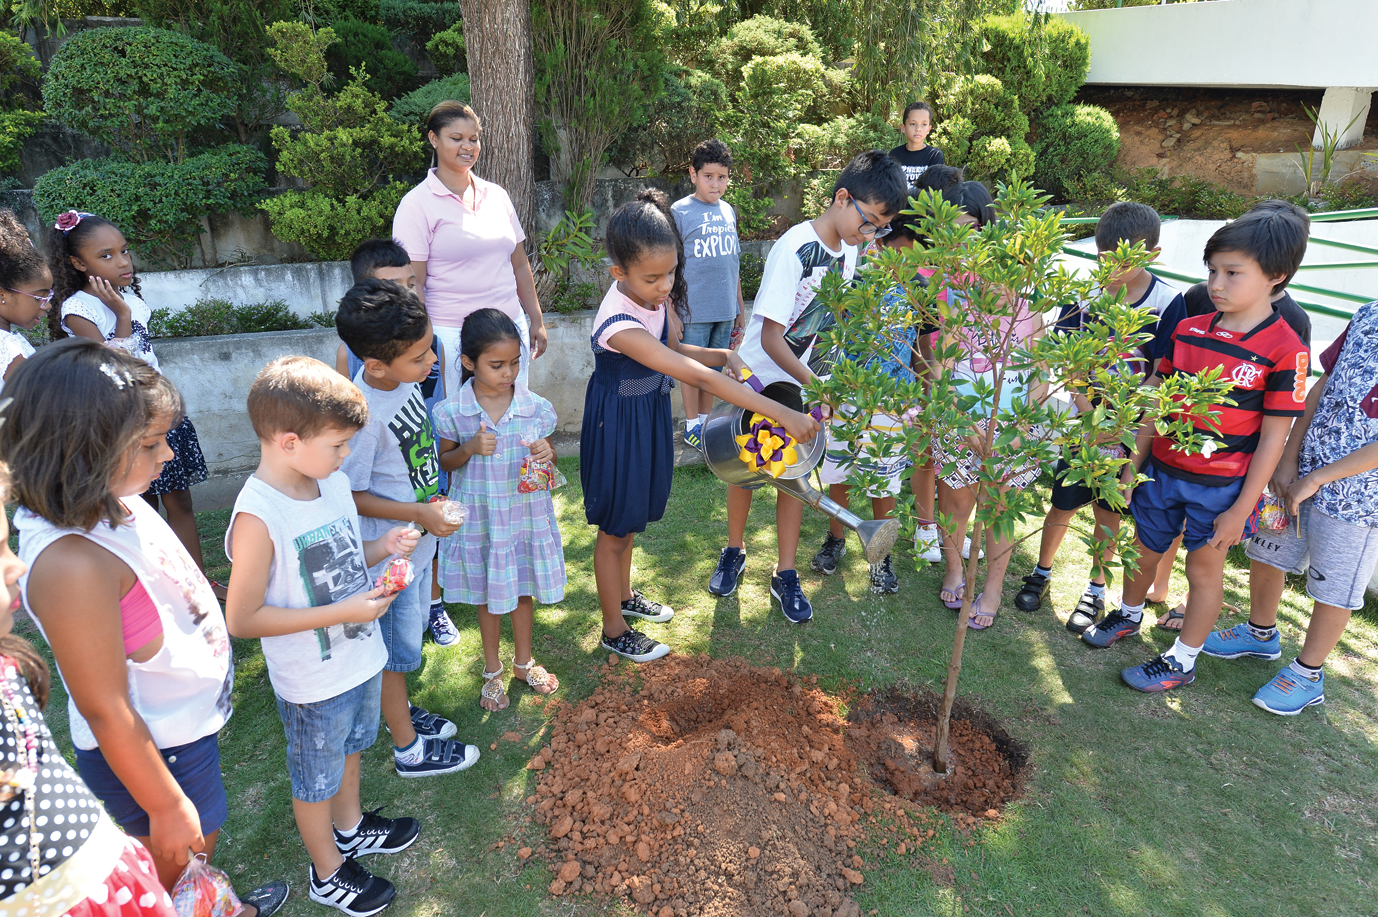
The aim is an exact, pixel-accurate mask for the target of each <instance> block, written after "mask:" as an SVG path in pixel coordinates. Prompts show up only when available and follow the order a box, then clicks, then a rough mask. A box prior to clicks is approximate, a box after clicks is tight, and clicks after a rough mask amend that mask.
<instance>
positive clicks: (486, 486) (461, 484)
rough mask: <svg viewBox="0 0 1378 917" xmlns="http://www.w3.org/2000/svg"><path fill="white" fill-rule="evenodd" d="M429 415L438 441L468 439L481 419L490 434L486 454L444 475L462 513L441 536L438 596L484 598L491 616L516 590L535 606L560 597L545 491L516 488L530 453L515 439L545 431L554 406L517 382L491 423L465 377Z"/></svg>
mask: <svg viewBox="0 0 1378 917" xmlns="http://www.w3.org/2000/svg"><path fill="white" fill-rule="evenodd" d="M434 413H435V433H436V436H437V437H439V438H441V439H447V440H450V441H451V442H456V443H462V442H465V441H467V440H470V439H473V438H474V436H476V435H477V434H478V431H479V421H480V420H485V419H486V420H487V422H488V429H490V430H492V431H493V433H494V434H496V435H497V440H498V441H497V448H496V449H495V450H494V452H493V454H492V455H476V456H474V457H472V458H471V459H469V461H468V462H467V463H466V464H465V465H463V466H462V467H461V468H460V469H459V470H458V471H456V472H453V473H452V474H451V476H450V499H451V500H454V501H456V502H459V503H462V504H463V505H464V511H465V513H466V514H467V518H466V519H465V521H464V524H463V525H462V526H460V527H459V530H458V531H457V532H455V533H454V534H453V535H451V536H449V537H448V538H446V539H444V540H443V541H442V542H441V547H440V585H441V588H442V589H444V591H445V601H447V602H459V603H463V604H465V605H485V604H486V605H487V606H488V610H489V611H490V612H491V613H493V614H507V613H508V612H510V611H512V610H513V609H515V608H516V607H517V600H518V599H519V598H521V597H522V596H524V595H529V596H532V597H533V598H534V599H535V600H536V601H537V602H540V603H541V604H543V605H549V604H551V603H553V602H559V601H561V600H562V599H564V597H565V554H564V549H563V548H562V547H561V545H560V529H559V526H558V525H557V524H556V522H555V505H554V503H553V502H552V501H551V498H550V491H548V490H538V491H536V492H535V493H521V492H519V491H518V490H517V483H518V479H519V478H520V476H521V466H522V459H523V458H524V457H525V456H527V455H529V454H530V450H529V449H527V447H525V446H523V445H522V442H521V441H522V440H523V439H525V440H527V441H530V440H532V439H540V438H544V437H547V436H549V435H550V434H551V433H552V432H553V431H554V430H555V408H554V407H552V406H551V404H550V402H549V401H546V400H545V399H544V398H542V397H541V396H540V395H536V394H533V393H532V392H531V391H529V390H528V389H526V388H525V387H523V386H521V385H518V386H517V387H516V389H515V390H514V392H513V394H512V404H511V405H509V406H508V408H507V413H505V414H503V416H502V417H501V418H500V419H499V420H498V422H497V423H494V422H493V421H492V419H491V418H488V417H487V415H485V414H484V413H483V408H481V407H480V406H479V403H478V399H477V398H476V397H475V396H474V383H473V380H472V379H471V380H469V381H468V382H466V383H465V384H464V387H463V388H462V389H460V391H459V394H458V395H456V396H455V397H453V398H450V399H448V400H446V401H444V402H442V403H440V404H438V405H436V407H435V412H434Z"/></svg>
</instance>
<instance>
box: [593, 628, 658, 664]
mask: <svg viewBox="0 0 1378 917" xmlns="http://www.w3.org/2000/svg"><path fill="white" fill-rule="evenodd" d="M603 649H605V650H607V651H608V652H610V653H616V654H617V655H619V656H626V657H627V658H628V659H630V660H631V661H632V662H650V661H652V660H654V659H659V658H660V657H662V656H668V655H670V648H669V647H668V646H666V645H665V644H663V643H659V642H657V641H655V640H652V639H651V638H650V637H648V636H646V635H645V634H643V633H642V632H641V631H639V630H631V629H630V628H628V630H627V632H626V633H624V634H622V636H620V637H609V636H608V635H607V634H604V635H603Z"/></svg>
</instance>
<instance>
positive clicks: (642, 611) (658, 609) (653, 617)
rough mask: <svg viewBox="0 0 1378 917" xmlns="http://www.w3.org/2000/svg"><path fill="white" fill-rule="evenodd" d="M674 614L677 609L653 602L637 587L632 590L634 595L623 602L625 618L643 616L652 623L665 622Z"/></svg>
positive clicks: (623, 615)
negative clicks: (638, 590)
mask: <svg viewBox="0 0 1378 917" xmlns="http://www.w3.org/2000/svg"><path fill="white" fill-rule="evenodd" d="M674 616H675V610H674V609H673V608H671V607H670V606H669V605H662V604H660V603H659V602H652V601H651V600H650V599H648V598H646V597H645V596H644V595H642V594H641V593H639V592H637V591H636V590H635V589H633V590H632V597H631V598H629V599H627V601H625V602H623V603H622V617H624V618H642V619H644V620H646V621H650V622H651V623H652V624H664V623H665V622H666V621H668V620H670V619H671V618H673V617H674Z"/></svg>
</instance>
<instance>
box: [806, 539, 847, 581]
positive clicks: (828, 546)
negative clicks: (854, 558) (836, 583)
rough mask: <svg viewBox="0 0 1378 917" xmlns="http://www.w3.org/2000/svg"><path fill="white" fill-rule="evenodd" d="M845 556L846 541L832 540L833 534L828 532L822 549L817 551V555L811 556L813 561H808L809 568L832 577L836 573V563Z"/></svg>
mask: <svg viewBox="0 0 1378 917" xmlns="http://www.w3.org/2000/svg"><path fill="white" fill-rule="evenodd" d="M846 556H847V539H845V538H834V537H833V533H832V532H829V533H828V534H827V536H826V537H825V538H824V539H823V547H821V548H819V549H818V553H817V554H815V555H813V560H811V561H809V567H810V568H811V569H813V570H816V571H817V572H819V573H821V574H823V575H824V576H832V575H833V574H834V573H836V572H837V565H838V562H839V561H841V560H842V558H844V557H846Z"/></svg>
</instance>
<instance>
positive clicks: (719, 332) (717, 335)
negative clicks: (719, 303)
mask: <svg viewBox="0 0 1378 917" xmlns="http://www.w3.org/2000/svg"><path fill="white" fill-rule="evenodd" d="M679 340H680V343H681V344H690V345H693V346H694V347H712V348H715V349H717V350H726V349H727V345H728V344H729V343H731V341H732V319H730V318H729V319H728V320H727V321H725V322H690V323H689V324H687V325H685V326H684V337H682V338H680V339H679Z"/></svg>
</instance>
